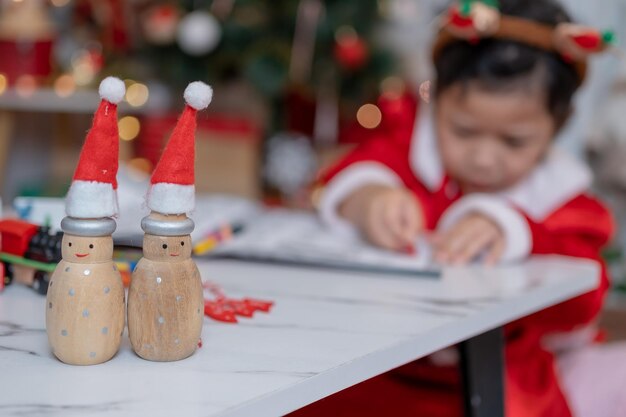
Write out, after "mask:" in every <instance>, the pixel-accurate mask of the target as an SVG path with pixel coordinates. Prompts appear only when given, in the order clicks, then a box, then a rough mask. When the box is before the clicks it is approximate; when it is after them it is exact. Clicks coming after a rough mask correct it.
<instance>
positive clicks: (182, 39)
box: [177, 10, 222, 56]
mask: <svg viewBox="0 0 626 417" xmlns="http://www.w3.org/2000/svg"><path fill="white" fill-rule="evenodd" d="M221 38H222V29H221V27H220V24H219V22H218V20H217V19H216V18H215V17H213V15H211V14H210V13H208V12H204V11H199V10H198V11H195V12H191V13H189V14H188V15H187V16H185V17H184V18H183V19H182V20H181V22H180V24H179V25H178V36H177V39H178V45H179V46H180V49H182V50H183V51H184V52H186V53H188V54H189V55H194V56H200V55H204V54H207V53H209V52H211V51H212V50H213V49H215V47H216V46H217V44H218V43H219V42H220V39H221Z"/></svg>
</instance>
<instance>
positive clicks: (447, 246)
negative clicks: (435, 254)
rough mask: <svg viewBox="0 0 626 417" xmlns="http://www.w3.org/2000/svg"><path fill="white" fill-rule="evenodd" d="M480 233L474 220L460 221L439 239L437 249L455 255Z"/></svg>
mask: <svg viewBox="0 0 626 417" xmlns="http://www.w3.org/2000/svg"><path fill="white" fill-rule="evenodd" d="M479 233H480V225H479V224H477V223H475V222H468V221H462V222H460V223H459V224H457V225H456V226H454V227H453V228H452V229H450V230H449V231H448V232H447V233H445V234H444V235H443V237H442V239H441V242H440V244H439V245H438V249H439V250H440V251H442V252H445V253H447V254H448V256H449V257H452V258H454V257H456V256H458V255H459V253H460V252H461V251H462V250H463V249H464V248H465V247H466V246H467V245H468V244H469V243H470V242H471V241H472V239H474V236H476V235H478V234H479Z"/></svg>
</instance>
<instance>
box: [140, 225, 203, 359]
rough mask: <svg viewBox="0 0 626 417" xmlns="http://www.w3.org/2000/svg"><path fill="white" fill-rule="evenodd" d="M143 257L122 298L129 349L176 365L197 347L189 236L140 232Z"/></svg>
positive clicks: (197, 283)
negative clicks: (126, 309)
mask: <svg viewBox="0 0 626 417" xmlns="http://www.w3.org/2000/svg"><path fill="white" fill-rule="evenodd" d="M143 252H144V257H143V258H142V259H141V260H140V261H139V263H138V264H137V267H136V268H135V271H134V272H133V275H132V279H131V284H130V291H129V294H128V334H129V337H130V341H131V344H132V347H133V350H134V351H135V353H137V355H139V356H140V357H142V358H144V359H147V360H152V361H176V360H180V359H184V358H186V357H188V356H190V355H192V354H193V353H194V352H195V350H196V349H197V346H198V342H199V340H200V336H201V332H202V322H203V318H204V297H203V290H202V280H201V278H200V273H199V271H198V268H197V266H196V264H195V262H194V261H193V260H192V259H191V237H190V236H189V235H186V236H155V235H150V234H146V235H145V236H144V244H143Z"/></svg>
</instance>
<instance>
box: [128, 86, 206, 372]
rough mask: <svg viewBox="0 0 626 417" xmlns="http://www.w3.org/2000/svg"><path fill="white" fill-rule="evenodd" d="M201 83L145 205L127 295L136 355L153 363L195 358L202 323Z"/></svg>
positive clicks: (188, 93) (189, 92)
mask: <svg viewBox="0 0 626 417" xmlns="http://www.w3.org/2000/svg"><path fill="white" fill-rule="evenodd" d="M211 97H212V90H211V88H210V87H209V86H208V85H206V84H204V83H201V82H194V83H191V84H190V85H189V86H188V87H187V89H186V90H185V101H186V103H187V105H186V106H185V110H184V111H183V114H182V116H181V117H180V119H179V120H178V123H177V124H176V127H175V128H174V131H173V132H172V136H171V138H170V140H169V142H168V144H167V146H166V148H165V150H164V151H163V155H162V156H161V159H160V161H159V163H158V164H157V166H156V168H155V170H154V173H153V174H152V178H151V187H150V191H149V192H148V197H147V203H148V207H149V208H150V209H151V210H152V213H151V214H150V215H149V216H147V217H145V218H144V219H143V220H142V222H141V227H142V229H143V230H144V232H145V235H144V240H143V258H141V260H140V261H139V263H138V264H137V267H136V268H135V271H134V272H133V276H132V280H131V284H130V291H129V293H128V333H129V337H130V341H131V344H132V347H133V350H134V351H135V352H136V353H137V355H139V356H140V357H142V358H144V359H148V360H153V361H176V360H180V359H184V358H186V357H188V356H190V355H192V354H193V353H194V352H195V350H196V348H197V346H198V342H199V340H200V336H201V332H202V322H203V318H204V298H203V293H202V292H203V290H202V281H201V278H200V273H199V271H198V268H197V267H196V264H195V263H194V261H193V260H192V259H191V249H192V245H191V237H190V233H191V232H192V231H193V228H194V223H193V221H192V220H191V219H190V218H188V217H187V213H189V212H191V211H192V210H193V209H194V206H195V186H194V183H195V178H194V159H195V138H194V135H195V129H196V113H197V111H198V110H202V109H204V108H206V107H207V106H208V105H209V103H210V102H211Z"/></svg>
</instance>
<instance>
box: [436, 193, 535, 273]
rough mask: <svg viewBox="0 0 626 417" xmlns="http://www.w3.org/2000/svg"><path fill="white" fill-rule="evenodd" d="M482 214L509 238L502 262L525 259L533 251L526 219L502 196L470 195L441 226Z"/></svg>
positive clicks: (442, 220) (462, 200)
mask: <svg viewBox="0 0 626 417" xmlns="http://www.w3.org/2000/svg"><path fill="white" fill-rule="evenodd" d="M472 212H478V213H481V214H483V215H485V216H487V217H489V218H490V219H492V220H493V221H494V222H496V223H497V224H498V226H500V228H501V229H502V232H503V233H504V236H505V239H506V248H505V250H504V254H503V255H502V259H501V261H502V262H512V261H518V260H521V259H524V258H526V257H527V256H528V255H529V254H530V251H531V249H532V237H531V233H530V228H529V227H528V222H527V221H526V219H525V218H524V216H523V215H522V214H521V213H519V212H518V211H517V210H515V209H514V208H512V207H511V206H510V204H509V203H507V202H506V201H505V200H504V199H502V198H501V197H497V196H494V195H489V194H470V195H468V196H465V197H463V198H461V199H460V200H459V201H457V202H456V203H454V204H453V205H452V206H450V207H449V208H448V210H447V211H446V212H445V213H444V215H443V217H442V218H441V220H440V222H439V227H440V228H441V229H442V230H446V229H449V228H451V227H452V226H454V224H456V223H457V222H458V221H459V220H461V218H462V217H464V216H465V215H467V214H468V213H472Z"/></svg>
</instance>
